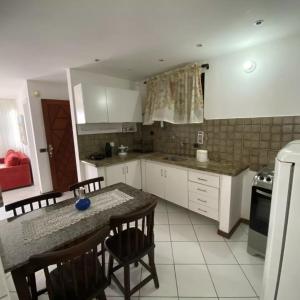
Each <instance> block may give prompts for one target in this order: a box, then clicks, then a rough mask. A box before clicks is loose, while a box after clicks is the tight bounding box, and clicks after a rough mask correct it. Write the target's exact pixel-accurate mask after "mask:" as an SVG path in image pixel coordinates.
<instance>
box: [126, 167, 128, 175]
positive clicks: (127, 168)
mask: <svg viewBox="0 0 300 300" xmlns="http://www.w3.org/2000/svg"><path fill="white" fill-rule="evenodd" d="M126 173H127V174H128V166H126Z"/></svg>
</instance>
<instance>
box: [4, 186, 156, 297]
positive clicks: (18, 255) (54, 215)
mask: <svg viewBox="0 0 300 300" xmlns="http://www.w3.org/2000/svg"><path fill="white" fill-rule="evenodd" d="M86 196H87V197H88V198H89V199H90V201H91V205H90V207H89V208H88V209H86V210H84V211H79V210H77V209H76V208H75V205H74V204H75V201H76V199H75V198H70V199H67V200H64V201H61V202H58V203H57V204H53V205H51V206H47V207H43V208H40V209H36V210H33V211H31V212H28V213H25V214H23V215H20V216H17V217H13V218H9V219H6V220H2V221H0V256H1V259H2V263H3V268H4V271H5V272H11V275H12V279H13V281H14V284H15V288H16V291H17V294H18V297H19V299H22V300H31V299H32V298H31V294H30V288H29V286H28V282H27V278H28V276H29V275H31V274H33V273H35V272H37V271H38V270H36V269H33V267H32V266H31V265H30V263H29V258H30V257H31V256H32V255H36V254H41V253H45V252H48V251H53V250H57V249H62V248H64V247H67V246H68V245H70V244H71V243H74V242H76V241H77V240H82V239H83V238H84V237H85V236H88V235H89V234H92V233H94V232H96V231H97V230H100V229H101V228H102V227H104V226H106V225H108V224H109V221H110V217H111V216H120V215H125V214H127V213H132V212H133V211H135V210H137V209H139V208H141V207H144V206H146V205H148V204H150V203H151V202H152V201H155V200H157V199H160V198H158V197H156V196H154V195H152V194H149V193H146V192H143V191H141V190H138V189H136V188H133V187H131V186H129V185H127V184H124V183H117V184H114V185H111V186H108V187H105V188H103V189H101V190H98V191H94V192H91V193H89V194H87V195H86Z"/></svg>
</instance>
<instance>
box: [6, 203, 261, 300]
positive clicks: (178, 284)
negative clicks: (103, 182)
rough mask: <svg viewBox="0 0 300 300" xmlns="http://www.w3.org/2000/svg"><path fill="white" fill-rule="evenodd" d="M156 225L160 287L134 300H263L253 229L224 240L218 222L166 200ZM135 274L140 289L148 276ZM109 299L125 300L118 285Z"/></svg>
mask: <svg viewBox="0 0 300 300" xmlns="http://www.w3.org/2000/svg"><path fill="white" fill-rule="evenodd" d="M155 222H156V225H155V240H156V248H155V251H156V253H155V259H156V266H157V271H158V277H159V283H160V288H159V289H155V287H154V284H153V282H149V283H148V284H147V285H146V286H145V287H143V288H142V289H141V290H140V291H139V292H137V293H136V294H135V295H134V296H135V297H132V298H133V299H134V300H138V298H139V300H158V299H159V300H164V299H166V300H167V299H168V300H170V299H174V300H176V299H180V300H188V299H190V300H192V298H193V299H195V298H197V299H201V300H208V299H210V300H217V299H219V300H242V299H243V300H246V299H248V300H254V299H256V300H257V299H259V295H260V291H261V282H262V274H263V264H264V260H263V259H261V258H259V257H253V256H251V255H249V254H248V253H247V251H246V245H247V242H246V241H247V235H248V226H246V225H244V224H242V225H241V226H240V227H239V228H238V230H237V231H236V232H235V233H234V235H233V236H232V238H231V239H224V238H222V237H221V236H219V235H218V234H217V224H216V223H215V222H214V221H212V220H210V219H207V218H205V217H202V216H200V215H197V214H194V213H191V212H188V211H187V210H185V209H183V208H179V207H177V206H174V205H172V204H170V203H167V202H165V201H162V202H160V203H159V204H158V206H157V209H156V216H155ZM131 275H132V276H131V281H132V285H136V284H138V283H139V282H140V281H141V280H142V278H143V277H144V276H146V275H147V272H146V270H145V269H143V268H141V267H140V266H139V267H138V268H133V269H132V273H131ZM119 276H120V278H122V272H120V274H119ZM8 281H9V288H10V291H11V294H12V299H17V296H16V292H15V290H14V286H13V283H12V281H11V276H10V275H9V274H8ZM106 295H107V298H108V299H109V300H110V299H111V300H113V299H115V300H121V299H122V297H121V296H122V295H121V293H120V291H119V290H118V288H117V287H116V286H115V285H113V284H112V285H111V286H110V287H109V288H108V289H107V290H106ZM39 299H42V300H45V299H47V295H43V297H41V298H39Z"/></svg>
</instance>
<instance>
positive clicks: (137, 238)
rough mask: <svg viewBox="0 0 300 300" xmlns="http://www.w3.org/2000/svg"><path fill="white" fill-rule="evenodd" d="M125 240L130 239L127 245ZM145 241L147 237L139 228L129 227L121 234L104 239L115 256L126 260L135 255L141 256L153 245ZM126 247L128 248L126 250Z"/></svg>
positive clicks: (134, 257)
mask: <svg viewBox="0 0 300 300" xmlns="http://www.w3.org/2000/svg"><path fill="white" fill-rule="evenodd" d="M128 237H129V238H128ZM119 238H121V245H122V247H120V246H119ZM125 241H126V242H127V241H130V245H129V247H128V245H127V244H126V242H125ZM146 241H147V238H146V236H145V235H144V234H143V232H142V231H141V230H140V229H136V228H129V229H126V230H124V231H122V233H121V234H117V235H114V236H111V237H109V238H108V239H106V241H105V246H106V248H107V250H108V251H109V252H110V253H111V254H112V255H113V256H115V258H118V259H119V260H120V261H123V262H126V261H130V260H132V259H136V258H137V257H142V256H143V255H145V254H146V253H147V252H148V251H149V249H150V248H151V247H153V244H151V245H148V243H147V242H146ZM128 249H130V250H129V251H128ZM135 249H137V250H135Z"/></svg>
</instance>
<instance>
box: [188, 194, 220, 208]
mask: <svg viewBox="0 0 300 300" xmlns="http://www.w3.org/2000/svg"><path fill="white" fill-rule="evenodd" d="M189 200H190V201H193V202H196V203H199V204H201V205H204V206H208V207H211V208H214V209H218V208H219V200H218V197H216V198H215V197H213V198H209V197H203V196H202V195H200V194H198V193H194V192H189Z"/></svg>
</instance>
